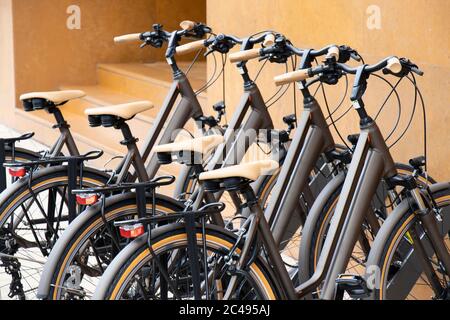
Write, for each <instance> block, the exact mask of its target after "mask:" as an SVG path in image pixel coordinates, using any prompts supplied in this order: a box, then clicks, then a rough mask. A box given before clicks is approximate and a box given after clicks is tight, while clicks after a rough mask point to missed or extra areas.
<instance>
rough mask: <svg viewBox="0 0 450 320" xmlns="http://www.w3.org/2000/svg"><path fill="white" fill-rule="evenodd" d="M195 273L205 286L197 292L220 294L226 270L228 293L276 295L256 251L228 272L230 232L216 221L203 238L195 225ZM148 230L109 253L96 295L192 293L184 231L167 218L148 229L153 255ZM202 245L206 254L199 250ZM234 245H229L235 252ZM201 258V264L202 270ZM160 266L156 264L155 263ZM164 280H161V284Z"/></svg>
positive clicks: (150, 296)
mask: <svg viewBox="0 0 450 320" xmlns="http://www.w3.org/2000/svg"><path fill="white" fill-rule="evenodd" d="M196 237H197V245H198V252H199V258H198V262H199V266H200V270H201V279H203V280H204V279H205V277H204V275H205V274H206V275H208V289H206V285H205V281H203V285H202V298H203V299H206V298H207V296H206V292H208V298H209V299H221V298H222V297H223V294H224V290H225V289H226V288H227V284H228V283H229V281H230V274H229V272H231V274H232V275H235V276H236V277H237V279H236V280H237V284H238V285H237V286H236V287H237V290H236V291H235V295H234V296H233V297H232V298H233V299H239V300H269V299H277V298H279V297H280V296H279V294H278V293H277V287H276V285H275V282H274V281H273V280H272V279H273V276H272V275H271V273H270V268H269V267H268V266H267V265H266V264H265V262H264V261H262V259H260V258H259V257H258V258H256V259H255V260H254V261H253V262H252V264H251V265H250V266H249V268H248V269H247V270H245V272H242V273H239V274H237V273H233V272H232V270H231V268H229V266H228V264H226V263H225V260H226V257H227V256H228V254H229V253H230V249H231V248H232V247H233V245H234V244H235V242H236V235H235V234H233V233H230V232H228V231H226V230H224V229H221V228H219V227H216V226H207V227H206V231H205V237H204V239H205V241H204V242H203V234H202V230H201V228H200V227H198V228H197V230H196ZM147 240H148V235H147V234H145V235H143V236H141V237H140V238H138V239H136V240H135V241H133V242H132V243H131V244H130V245H128V246H127V247H126V248H125V249H124V250H122V251H121V253H120V254H119V255H118V256H117V257H116V259H114V261H113V262H112V263H111V264H110V266H109V267H108V269H107V270H106V272H105V274H104V276H103V277H102V279H101V281H100V283H99V285H98V287H97V290H96V292H95V294H94V297H93V298H94V299H96V300H153V299H155V300H158V299H162V298H163V299H192V298H193V292H192V274H191V272H190V270H191V269H190V267H189V259H187V253H186V252H187V234H186V230H185V227H184V225H183V224H171V225H167V226H163V227H161V228H158V229H156V230H153V231H152V237H151V243H152V248H153V252H154V255H152V254H151V253H150V250H149V247H148V242H147ZM203 248H206V255H205V254H204V252H205V251H203V250H204V249H203ZM239 252H240V249H239V248H238V250H236V251H235V254H236V255H237V254H238V253H239ZM157 259H159V262H161V261H165V262H166V263H165V264H164V267H165V268H166V270H167V273H168V275H169V279H168V278H166V277H164V278H161V273H160V272H159V269H158V260H157ZM205 259H206V261H207V268H208V269H207V270H206V272H205V263H204V262H205ZM159 265H160V266H161V264H159ZM165 280H169V281H168V282H167V283H166V285H161V283H164V281H165Z"/></svg>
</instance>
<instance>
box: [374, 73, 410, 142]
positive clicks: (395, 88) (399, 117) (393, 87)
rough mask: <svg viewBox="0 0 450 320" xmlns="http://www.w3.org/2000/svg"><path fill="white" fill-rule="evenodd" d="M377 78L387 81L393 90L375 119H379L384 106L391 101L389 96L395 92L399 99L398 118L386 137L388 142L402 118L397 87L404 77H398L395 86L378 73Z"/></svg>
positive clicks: (399, 101)
mask: <svg viewBox="0 0 450 320" xmlns="http://www.w3.org/2000/svg"><path fill="white" fill-rule="evenodd" d="M373 75H374V76H375V77H376V78H378V79H381V80H383V81H384V82H385V83H387V84H388V85H389V86H390V87H391V92H390V93H389V94H388V95H387V97H386V99H385V100H384V102H383V104H382V105H381V107H380V108H379V109H378V112H377V114H376V116H375V121H376V120H377V119H378V117H379V115H380V114H381V112H382V111H383V109H384V107H385V106H386V104H387V102H388V101H389V98H390V97H391V96H392V94H393V93H395V95H396V97H397V101H398V112H397V120H396V121H395V124H394V127H393V128H392V130H391V131H390V132H389V134H388V135H387V137H386V138H385V139H384V141H385V142H387V141H388V140H389V139H390V138H391V137H392V135H393V134H394V132H395V130H397V127H398V124H399V123H400V119H401V115H402V102H401V99H400V96H399V94H398V92H397V87H398V85H399V84H400V82H401V81H402V80H403V77H402V78H400V79H398V81H397V83H396V84H395V85H394V86H393V85H392V83H391V82H390V81H388V80H386V78H384V77H382V76H380V75H378V74H373Z"/></svg>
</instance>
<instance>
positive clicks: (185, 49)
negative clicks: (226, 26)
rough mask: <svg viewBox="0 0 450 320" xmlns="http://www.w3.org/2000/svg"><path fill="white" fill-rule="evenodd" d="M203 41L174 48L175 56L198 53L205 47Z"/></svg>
mask: <svg viewBox="0 0 450 320" xmlns="http://www.w3.org/2000/svg"><path fill="white" fill-rule="evenodd" d="M205 41H206V40H204V39H202V40H197V41H193V42H189V43H186V44H183V45H181V46H178V47H176V49H175V53H176V54H177V55H183V54H188V53H190V52H194V51H198V50H200V49H202V48H204V47H205Z"/></svg>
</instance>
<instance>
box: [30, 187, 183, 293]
mask: <svg viewBox="0 0 450 320" xmlns="http://www.w3.org/2000/svg"><path fill="white" fill-rule="evenodd" d="M146 199H147V213H148V214H149V215H150V214H151V213H152V208H153V206H152V203H153V199H152V198H151V197H150V196H148V197H147V198H146ZM155 204H156V208H155V210H156V211H155V212H156V213H157V214H170V213H171V212H177V211H181V210H183V208H184V207H183V206H182V204H181V203H180V202H177V201H175V200H173V199H172V198H169V197H166V196H163V195H157V196H156V199H155ZM99 206H100V204H98V205H96V206H93V207H91V208H89V209H87V210H85V211H84V212H82V213H81V214H80V215H79V216H78V217H77V219H75V220H74V221H73V222H72V224H71V225H70V226H69V228H68V229H67V230H66V232H65V233H64V234H63V235H62V237H61V238H60V239H59V240H58V242H57V243H56V245H55V247H54V249H53V250H52V253H51V254H50V257H49V261H51V263H49V266H47V265H46V267H45V268H44V272H43V276H42V280H41V283H40V286H39V293H38V294H39V297H40V298H45V299H51V300H75V299H76V300H79V299H88V298H90V297H91V296H92V293H93V290H94V289H95V287H96V286H97V283H98V281H99V279H100V277H101V276H102V274H103V272H104V270H105V269H106V268H107V266H108V265H109V263H110V262H111V260H112V259H113V258H114V256H115V255H116V254H117V253H118V251H120V250H121V249H122V248H123V247H125V246H126V245H127V244H128V243H129V241H127V240H126V239H123V238H122V239H121V241H120V243H119V245H120V247H119V248H114V247H113V245H114V243H113V241H112V239H111V232H117V234H118V230H117V228H116V227H114V225H113V222H116V221H122V220H130V219H134V218H136V217H137V214H138V210H137V205H136V195H135V194H134V193H129V194H124V195H119V196H114V197H110V198H108V200H107V203H106V204H105V209H104V214H105V219H106V221H107V222H108V226H107V225H106V224H105V223H104V221H103V219H102V217H101V215H100V214H99V213H100V212H99V211H100V208H99ZM46 277H49V278H51V281H49V282H47V281H46ZM44 280H45V281H44Z"/></svg>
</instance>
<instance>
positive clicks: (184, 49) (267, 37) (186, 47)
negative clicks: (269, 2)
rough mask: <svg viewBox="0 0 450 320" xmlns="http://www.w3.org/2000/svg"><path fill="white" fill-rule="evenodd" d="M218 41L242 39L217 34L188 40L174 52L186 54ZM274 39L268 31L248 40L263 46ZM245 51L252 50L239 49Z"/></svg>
mask: <svg viewBox="0 0 450 320" xmlns="http://www.w3.org/2000/svg"><path fill="white" fill-rule="evenodd" d="M218 41H226V42H230V43H232V44H242V43H243V42H244V39H240V38H238V37H235V36H233V35H225V34H219V35H217V36H213V37H210V38H208V39H206V40H203V39H202V40H198V41H193V42H189V43H186V44H183V45H181V46H178V47H177V48H176V49H175V52H176V54H177V55H183V54H188V53H190V52H194V51H197V50H200V49H202V48H204V47H209V46H211V45H214V43H215V42H218ZM274 41H275V36H274V35H273V34H272V33H270V32H267V33H264V34H263V35H262V36H260V37H257V38H251V39H250V42H251V43H252V44H255V43H260V42H263V45H264V46H270V45H273V44H274ZM254 50H256V49H254ZM246 51H252V50H245V51H240V52H246ZM240 52H237V53H240ZM234 55H235V53H233V54H230V61H231V62H233V56H234Z"/></svg>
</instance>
